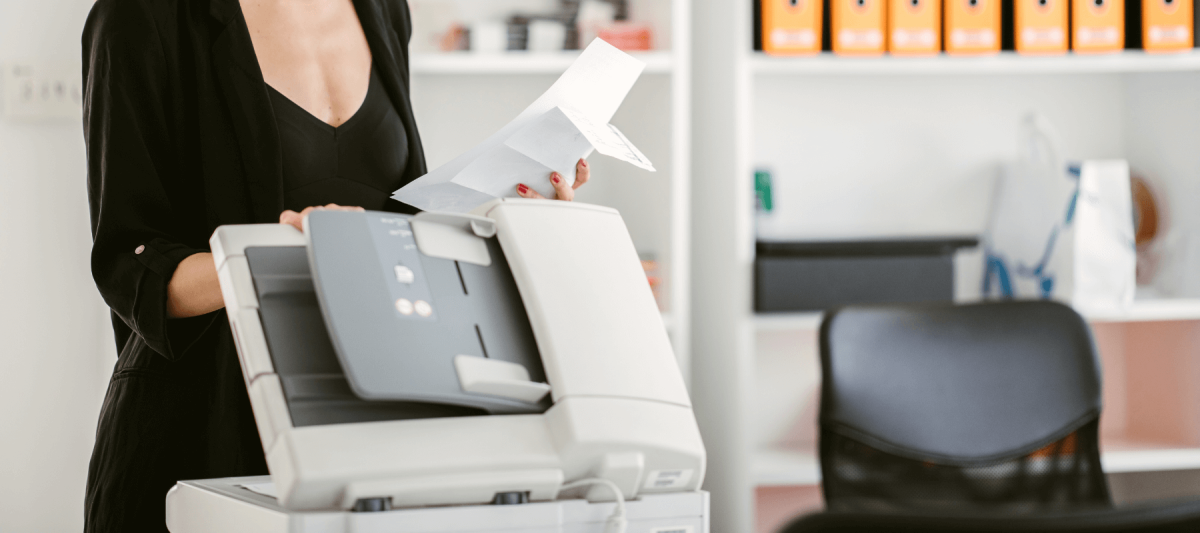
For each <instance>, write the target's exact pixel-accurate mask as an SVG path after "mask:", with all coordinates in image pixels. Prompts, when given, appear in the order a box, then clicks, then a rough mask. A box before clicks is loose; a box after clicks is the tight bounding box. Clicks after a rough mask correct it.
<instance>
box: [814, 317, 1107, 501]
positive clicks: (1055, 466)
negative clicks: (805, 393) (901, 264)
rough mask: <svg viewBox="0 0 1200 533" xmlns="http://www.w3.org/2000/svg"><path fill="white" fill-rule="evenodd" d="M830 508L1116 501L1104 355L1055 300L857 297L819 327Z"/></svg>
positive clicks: (824, 472) (825, 472)
mask: <svg viewBox="0 0 1200 533" xmlns="http://www.w3.org/2000/svg"><path fill="white" fill-rule="evenodd" d="M821 365H822V371H823V386H822V394H821V416H820V425H821V431H820V439H821V444H820V448H821V451H820V454H821V469H822V478H823V486H824V491H825V499H826V504H827V506H828V508H830V509H841V510H875V511H888V510H955V509H963V508H984V509H990V510H997V511H1004V512H1025V511H1045V510H1052V509H1059V510H1061V509H1070V508H1077V507H1087V506H1092V505H1099V506H1107V505H1108V504H1109V502H1110V499H1109V494H1108V486H1107V483H1106V482H1105V479H1104V473H1103V471H1102V470H1101V467H1100V451H1099V444H1098V432H1097V427H1098V420H1099V416H1100V365H1099V361H1098V360H1097V357H1096V350H1095V347H1094V346H1093V343H1092V339H1091V334H1090V331H1089V329H1088V326H1087V323H1086V322H1085V321H1084V320H1083V318H1082V317H1080V316H1079V314H1078V313H1076V312H1075V311H1073V310H1072V309H1071V308H1069V307H1067V306H1064V305H1061V304H1058V303H1052V302H1041V301H1038V302H1003V303H987V304H976V305H963V306H954V305H925V306H903V307H901V306H897V307H855V308H847V309H843V310H840V311H836V312H832V313H830V314H828V315H827V316H826V318H825V320H824V321H823V323H822V325H821Z"/></svg>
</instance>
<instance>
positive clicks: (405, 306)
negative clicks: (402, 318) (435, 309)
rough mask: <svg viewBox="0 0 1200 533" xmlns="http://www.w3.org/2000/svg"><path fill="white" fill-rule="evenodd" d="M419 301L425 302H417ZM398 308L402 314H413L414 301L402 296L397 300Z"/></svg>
mask: <svg viewBox="0 0 1200 533" xmlns="http://www.w3.org/2000/svg"><path fill="white" fill-rule="evenodd" d="M417 303H424V302H417ZM425 305H429V304H425ZM396 310H397V311H400V314H402V315H406V316H407V315H411V314H413V303H412V302H410V301H408V298H401V299H399V300H396Z"/></svg>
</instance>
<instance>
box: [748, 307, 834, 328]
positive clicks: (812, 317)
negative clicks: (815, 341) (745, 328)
mask: <svg viewBox="0 0 1200 533" xmlns="http://www.w3.org/2000/svg"><path fill="white" fill-rule="evenodd" d="M822 316H824V313H822V312H820V311H799V312H795V313H755V314H754V329H755V330H756V331H786V330H806V329H817V328H819V327H821V317H822Z"/></svg>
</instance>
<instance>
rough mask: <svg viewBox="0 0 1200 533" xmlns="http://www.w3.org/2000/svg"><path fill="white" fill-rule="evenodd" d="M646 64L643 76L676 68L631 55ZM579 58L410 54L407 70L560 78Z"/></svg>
mask: <svg viewBox="0 0 1200 533" xmlns="http://www.w3.org/2000/svg"><path fill="white" fill-rule="evenodd" d="M630 55H632V56H634V57H636V58H638V60H640V61H642V62H643V63H645V64H646V70H645V72H644V73H645V74H670V73H671V71H672V70H673V69H674V67H675V61H674V56H673V55H672V54H671V52H668V51H662V52H633V53H632V54H630ZM578 57H579V52H578V51H564V52H555V53H544V52H543V53H530V52H506V53H496V54H480V53H472V52H450V53H423V54H413V57H412V62H411V64H410V65H409V70H410V71H411V72H412V73H413V74H415V75H425V74H463V75H470V74H555V75H557V74H562V73H563V71H565V70H567V67H570V66H571V63H573V62H574V61H575V59H576V58H578Z"/></svg>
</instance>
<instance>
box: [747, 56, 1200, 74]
mask: <svg viewBox="0 0 1200 533" xmlns="http://www.w3.org/2000/svg"><path fill="white" fill-rule="evenodd" d="M750 68H751V70H752V71H753V72H754V73H755V74H756V75H775V74H806V75H825V74H860V75H872V74H886V75H928V74H1104V73H1135V72H1151V73H1158V72H1191V71H1196V70H1200V53H1195V52H1190V53H1182V54H1147V53H1144V52H1141V51H1127V52H1122V53H1119V54H1105V55H1076V54H1070V55H1063V56H1021V55H1017V54H1016V53H1015V52H1003V53H1001V54H999V55H996V56H990V57H961V56H960V57H952V56H945V55H939V56H931V57H891V56H883V57H838V56H835V55H833V54H831V53H822V54H820V55H818V56H815V57H773V56H768V55H765V54H762V53H756V54H753V55H752V56H751V59H750Z"/></svg>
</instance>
